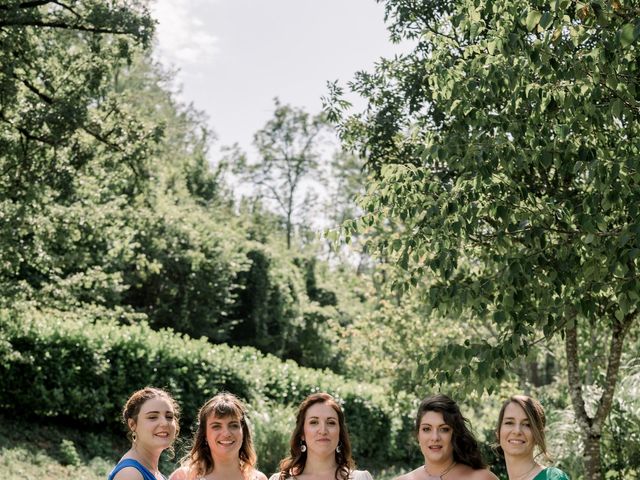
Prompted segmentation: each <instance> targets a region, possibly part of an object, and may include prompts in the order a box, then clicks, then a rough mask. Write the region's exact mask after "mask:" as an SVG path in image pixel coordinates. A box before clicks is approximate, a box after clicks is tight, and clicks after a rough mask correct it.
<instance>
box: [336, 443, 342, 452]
mask: <svg viewBox="0 0 640 480" xmlns="http://www.w3.org/2000/svg"><path fill="white" fill-rule="evenodd" d="M341 451H342V450H341V449H340V444H338V446H337V447H336V453H340V452H341Z"/></svg>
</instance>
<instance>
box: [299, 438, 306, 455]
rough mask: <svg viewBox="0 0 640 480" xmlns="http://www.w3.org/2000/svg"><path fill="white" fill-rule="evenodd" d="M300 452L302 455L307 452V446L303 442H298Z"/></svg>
mask: <svg viewBox="0 0 640 480" xmlns="http://www.w3.org/2000/svg"><path fill="white" fill-rule="evenodd" d="M300 451H301V452H302V453H304V452H306V451H307V444H306V443H304V440H300Z"/></svg>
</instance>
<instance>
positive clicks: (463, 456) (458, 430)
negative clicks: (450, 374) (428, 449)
mask: <svg viewBox="0 0 640 480" xmlns="http://www.w3.org/2000/svg"><path fill="white" fill-rule="evenodd" d="M427 412H439V413H441V414H442V418H443V419H444V423H446V424H447V425H449V426H450V427H451V429H452V430H453V435H452V437H451V444H452V446H453V460H454V461H455V462H457V463H463V464H465V465H468V466H469V467H471V468H473V469H474V470H479V469H482V468H487V464H486V463H485V461H484V460H483V458H482V454H481V453H480V448H479V446H478V441H477V440H476V439H475V437H474V436H473V433H471V430H470V429H469V426H468V424H469V421H468V420H467V419H466V418H464V417H463V416H462V413H461V412H460V407H458V404H457V403H456V402H454V401H453V400H452V399H451V398H449V397H448V396H446V395H443V394H437V395H433V396H431V397H426V398H425V399H424V400H422V402H421V403H420V406H419V407H418V413H417V414H416V424H415V427H416V435H417V434H418V432H419V431H420V423H421V422H422V417H424V415H425V413H427Z"/></svg>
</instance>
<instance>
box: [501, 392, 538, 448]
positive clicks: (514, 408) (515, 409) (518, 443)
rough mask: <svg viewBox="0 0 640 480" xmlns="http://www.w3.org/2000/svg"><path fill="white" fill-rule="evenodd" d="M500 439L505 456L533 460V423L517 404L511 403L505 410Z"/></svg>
mask: <svg viewBox="0 0 640 480" xmlns="http://www.w3.org/2000/svg"><path fill="white" fill-rule="evenodd" d="M499 437H500V438H499V440H500V447H502V450H503V451H504V454H505V456H512V457H514V456H517V457H526V458H531V459H533V449H534V447H535V440H534V436H533V432H532V429H531V422H530V420H529V417H527V414H526V413H525V411H524V409H523V408H522V407H521V406H520V405H518V404H517V403H515V402H511V403H509V404H508V405H507V406H506V408H505V410H504V416H503V418H502V423H501V424H500V433H499Z"/></svg>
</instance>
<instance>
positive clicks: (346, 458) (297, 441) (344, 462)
mask: <svg viewBox="0 0 640 480" xmlns="http://www.w3.org/2000/svg"><path fill="white" fill-rule="evenodd" d="M316 403H326V404H327V405H329V406H330V407H331V408H333V409H334V410H335V411H336V413H337V415H338V426H339V427H340V436H339V440H338V445H339V446H340V451H339V452H338V451H336V453H335V456H336V463H337V464H338V467H337V468H336V473H335V478H336V480H347V479H348V478H349V473H350V472H351V471H352V470H353V469H354V468H355V462H354V461H353V458H352V457H351V442H350V441H349V432H348V431H347V424H346V422H345V419H344V413H343V412H342V408H341V407H340V405H339V404H338V402H336V400H335V398H333V397H332V396H331V395H329V394H328V393H314V394H311V395H309V396H308V397H307V398H305V399H304V400H303V401H302V403H301V404H300V406H299V407H298V413H297V415H296V427H295V428H294V430H293V433H292V434H291V440H290V442H289V447H290V453H289V456H288V457H287V458H285V459H284V460H282V461H281V462H280V480H285V479H286V478H287V477H289V476H292V475H300V474H301V473H302V472H303V471H304V467H305V465H306V463H307V452H306V451H305V452H303V451H302V450H301V446H302V436H303V434H304V421H305V418H306V415H307V410H309V408H310V407H311V406H312V405H315V404H316Z"/></svg>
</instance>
